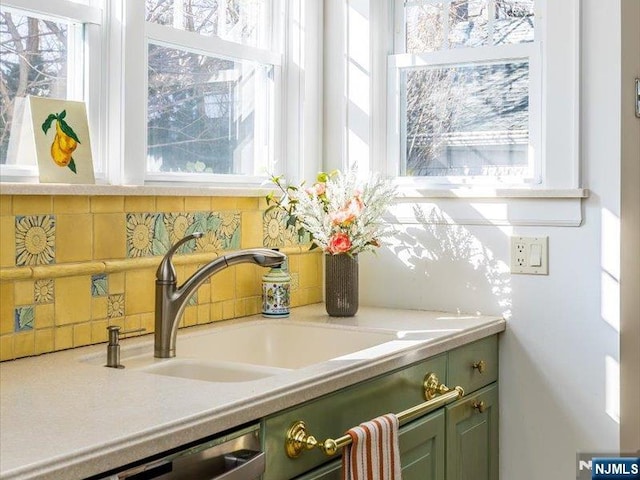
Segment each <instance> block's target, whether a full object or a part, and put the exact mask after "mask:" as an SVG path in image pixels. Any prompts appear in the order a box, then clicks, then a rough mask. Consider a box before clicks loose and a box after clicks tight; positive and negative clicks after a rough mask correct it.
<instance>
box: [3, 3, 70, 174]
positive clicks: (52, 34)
mask: <svg viewBox="0 0 640 480" xmlns="http://www.w3.org/2000/svg"><path fill="white" fill-rule="evenodd" d="M68 31H69V25H68V24H67V23H64V22H60V21H52V20H47V21H44V20H40V19H37V18H33V17H29V16H27V15H26V14H22V13H20V12H19V11H16V10H9V9H5V8H0V72H1V75H0V97H1V98H2V101H0V163H6V162H7V149H8V146H9V135H10V133H11V119H12V117H13V106H14V102H15V98H16V97H24V96H26V95H36V96H39V97H55V98H66V97H67V89H68V86H67V50H68V48H67V37H68ZM79 71H81V70H79Z"/></svg>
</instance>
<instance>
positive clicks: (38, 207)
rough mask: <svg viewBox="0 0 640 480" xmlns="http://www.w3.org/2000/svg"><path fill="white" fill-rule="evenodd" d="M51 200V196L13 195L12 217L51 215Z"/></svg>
mask: <svg viewBox="0 0 640 480" xmlns="http://www.w3.org/2000/svg"><path fill="white" fill-rule="evenodd" d="M52 210H53V200H52V197H51V195H14V197H13V214H14V215H42V214H45V213H51V211H52Z"/></svg>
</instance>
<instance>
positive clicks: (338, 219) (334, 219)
mask: <svg viewBox="0 0 640 480" xmlns="http://www.w3.org/2000/svg"><path fill="white" fill-rule="evenodd" d="M355 218H356V216H355V215H354V214H353V212H352V211H350V210H349V209H347V208H343V209H341V210H338V211H336V212H332V213H330V214H329V220H331V223H332V224H333V225H345V224H348V223H351V222H353V221H354V220H355Z"/></svg>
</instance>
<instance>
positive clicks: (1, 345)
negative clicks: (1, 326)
mask: <svg viewBox="0 0 640 480" xmlns="http://www.w3.org/2000/svg"><path fill="white" fill-rule="evenodd" d="M13 337H14V335H3V336H1V337H0V362H4V361H5V360H12V359H14V358H15V356H14V354H13Z"/></svg>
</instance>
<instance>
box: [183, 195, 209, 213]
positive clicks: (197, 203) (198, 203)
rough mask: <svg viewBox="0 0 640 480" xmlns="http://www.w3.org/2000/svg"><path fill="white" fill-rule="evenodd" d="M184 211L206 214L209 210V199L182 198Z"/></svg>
mask: <svg viewBox="0 0 640 480" xmlns="http://www.w3.org/2000/svg"><path fill="white" fill-rule="evenodd" d="M184 209H185V210H186V211H187V212H208V211H209V210H210V209H211V197H184Z"/></svg>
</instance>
